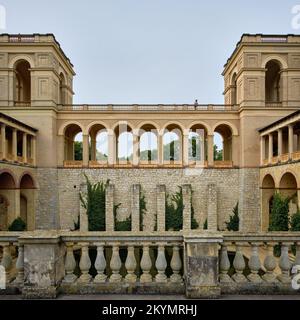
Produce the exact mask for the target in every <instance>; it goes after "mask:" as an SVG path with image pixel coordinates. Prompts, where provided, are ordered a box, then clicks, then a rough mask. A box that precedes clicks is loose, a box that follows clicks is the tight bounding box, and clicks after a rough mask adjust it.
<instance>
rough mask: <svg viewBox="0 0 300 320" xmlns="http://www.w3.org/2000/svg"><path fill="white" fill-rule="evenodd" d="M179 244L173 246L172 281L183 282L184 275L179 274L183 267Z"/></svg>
mask: <svg viewBox="0 0 300 320" xmlns="http://www.w3.org/2000/svg"><path fill="white" fill-rule="evenodd" d="M179 250H180V248H179V246H177V245H175V246H174V247H173V254H172V259H171V268H172V270H173V274H172V275H171V277H170V281H171V282H180V283H181V282H182V276H181V275H180V274H179V273H180V270H181V268H182V262H181V258H180V253H179Z"/></svg>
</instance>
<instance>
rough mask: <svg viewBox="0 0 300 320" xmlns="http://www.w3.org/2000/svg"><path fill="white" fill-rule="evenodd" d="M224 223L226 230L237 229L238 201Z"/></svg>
mask: <svg viewBox="0 0 300 320" xmlns="http://www.w3.org/2000/svg"><path fill="white" fill-rule="evenodd" d="M225 224H226V228H227V230H228V231H239V224H240V218H239V203H238V202H237V204H236V205H235V207H234V208H233V210H232V215H231V216H230V217H229V221H228V222H225Z"/></svg>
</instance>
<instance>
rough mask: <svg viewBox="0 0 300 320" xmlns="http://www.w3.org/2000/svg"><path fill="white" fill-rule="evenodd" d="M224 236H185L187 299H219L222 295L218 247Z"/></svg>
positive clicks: (209, 234)
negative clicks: (219, 280)
mask: <svg viewBox="0 0 300 320" xmlns="http://www.w3.org/2000/svg"><path fill="white" fill-rule="evenodd" d="M221 242H222V236H221V235H218V234H217V233H215V234H211V233H204V234H202V235H199V233H198V234H196V233H194V232H191V233H189V234H185V235H184V245H185V282H186V297H187V298H191V299H199V298H217V297H219V296H220V294H221V289H220V286H219V283H218V273H219V259H218V247H219V243H221Z"/></svg>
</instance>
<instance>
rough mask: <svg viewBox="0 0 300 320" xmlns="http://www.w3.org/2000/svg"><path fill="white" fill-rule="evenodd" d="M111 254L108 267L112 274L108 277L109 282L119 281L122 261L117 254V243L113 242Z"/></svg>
mask: <svg viewBox="0 0 300 320" xmlns="http://www.w3.org/2000/svg"><path fill="white" fill-rule="evenodd" d="M112 250H113V251H112V256H111V260H110V268H111V270H112V275H111V276H110V278H109V281H110V282H121V280H122V276H121V275H120V269H121V266H122V261H121V258H120V255H119V244H113V249H112Z"/></svg>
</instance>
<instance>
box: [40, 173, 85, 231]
mask: <svg viewBox="0 0 300 320" xmlns="http://www.w3.org/2000/svg"><path fill="white" fill-rule="evenodd" d="M57 177H58V175H57V169H52V168H39V169H37V181H38V195H37V197H36V198H37V203H36V208H37V209H36V217H35V222H36V223H35V228H36V229H41V230H47V229H59V228H60V221H59V215H58V214H59V205H58V204H59V197H58V194H59V193H60V192H61V191H62V190H68V189H69V184H67V183H65V184H60V185H59V184H58V180H57ZM58 186H59V188H58ZM60 186H61V187H60ZM70 196H71V193H70ZM78 201H79V200H77V202H78ZM66 208H68V203H66V204H65V205H64V206H63V210H66ZM77 210H78V212H79V206H78V208H77ZM72 227H73V226H72ZM70 228H71V225H70V224H69V228H68V229H70Z"/></svg>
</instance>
